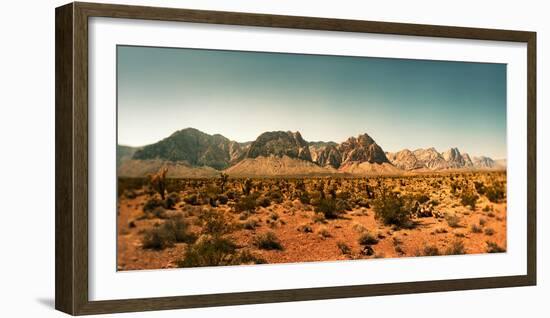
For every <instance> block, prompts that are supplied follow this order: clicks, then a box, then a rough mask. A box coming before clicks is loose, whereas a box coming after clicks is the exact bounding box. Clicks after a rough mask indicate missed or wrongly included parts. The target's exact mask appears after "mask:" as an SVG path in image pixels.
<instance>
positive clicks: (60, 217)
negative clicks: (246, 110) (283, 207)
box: [55, 2, 536, 315]
mask: <svg viewBox="0 0 550 318" xmlns="http://www.w3.org/2000/svg"><path fill="white" fill-rule="evenodd" d="M89 17H113V18H125V19H145V20H164V21H185V22H196V23H215V24H228V25H246V26H260V27H281V28H292V29H314V30H327V31H345V32H367V33H380V34H398V35H412V36H429V37H444V38H461V39H480V40H495V41H512V42H524V43H527V56H526V58H527V65H528V70H527V74H525V75H526V76H527V111H528V116H527V125H528V126H527V127H528V128H527V130H528V131H527V145H528V149H527V154H526V155H527V176H526V178H527V207H526V208H527V255H526V258H527V275H520V276H507V277H485V278H472V279H452V280H441V281H420V282H410V283H391V284H374V285H355V286H342V287H322V288H305V289H291V290H273V291H259V292H241V293H227V294H210V295H198V296H174V297H160V298H145V299H117V300H107V301H90V300H88V18H89ZM55 18H56V24H55V37H56V43H55V49H56V55H55V67H56V69H55V70H56V78H55V80H56V85H55V96H56V103H55V130H56V136H55V148H56V151H55V176H56V186H55V192H56V193H55V203H56V214H55V252H56V253H55V308H56V309H58V310H61V311H63V312H66V313H69V314H72V315H84V314H100V313H113V312H128V311H147V310H161V309H175V308H193V307H208V306H226V305H241V304H253V303H272V302H286V301H303V300H313V299H329V298H347V297H363V296H376V295H393V294H408V293H426V292H438V291H451V290H464V289H482V288H496V287H512V286H531V285H536V33H535V32H524V31H508V30H493V29H478V28H463V27H450V26H434V25H420V24H402V23H388V22H371V21H358V20H339V19H326V18H312V17H297V16H281V15H266V14H250V13H237V12H220V11H200V10H186V9H169V8H157V7H143V6H125V5H109V4H98V3H79V2H75V3H70V4H67V5H65V6H62V7H59V8H57V9H56V11H55Z"/></svg>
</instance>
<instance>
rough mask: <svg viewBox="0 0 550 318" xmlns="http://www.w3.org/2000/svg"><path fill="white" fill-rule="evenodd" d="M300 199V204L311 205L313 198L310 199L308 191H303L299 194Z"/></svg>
mask: <svg viewBox="0 0 550 318" xmlns="http://www.w3.org/2000/svg"><path fill="white" fill-rule="evenodd" d="M298 199H299V200H300V202H302V203H303V204H310V200H311V198H310V197H309V193H308V192H307V191H301V192H300V193H299V194H298Z"/></svg>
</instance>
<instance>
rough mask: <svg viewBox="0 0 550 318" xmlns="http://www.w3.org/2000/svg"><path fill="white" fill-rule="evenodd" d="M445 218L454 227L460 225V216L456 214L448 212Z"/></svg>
mask: <svg viewBox="0 0 550 318" xmlns="http://www.w3.org/2000/svg"><path fill="white" fill-rule="evenodd" d="M445 220H446V221H447V224H448V225H449V226H450V227H452V228H457V227H460V217H458V215H456V214H447V215H445Z"/></svg>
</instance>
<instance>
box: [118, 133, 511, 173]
mask: <svg viewBox="0 0 550 318" xmlns="http://www.w3.org/2000/svg"><path fill="white" fill-rule="evenodd" d="M501 161H502V160H501ZM164 163H165V164H168V165H171V166H172V168H173V169H172V170H174V171H177V173H181V174H183V175H182V176H186V175H193V176H199V175H213V174H215V172H216V171H220V170H226V171H227V172H231V173H235V174H238V175H261V174H262V171H263V172H265V173H266V175H291V174H292V175H300V174H303V175H311V174H325V173H326V174H334V173H344V172H345V173H351V174H377V173H379V174H396V173H399V172H400V171H401V172H403V171H411V170H421V169H424V170H433V171H437V170H444V169H462V168H471V169H492V168H503V167H505V165H506V163H505V161H503V164H501V163H500V161H499V163H498V164H497V163H496V162H495V161H494V160H492V159H491V158H488V157H474V158H473V159H472V158H470V156H469V155H468V154H466V153H460V151H459V150H458V149H457V148H451V149H449V150H447V151H445V152H443V153H440V152H438V151H437V150H436V149H435V148H428V149H416V150H414V151H410V150H408V149H404V150H401V151H398V152H394V153H391V152H388V153H385V152H384V150H382V148H381V147H380V146H379V145H378V144H377V143H376V142H375V141H374V140H373V139H372V138H371V137H370V136H369V135H367V134H362V135H359V136H357V137H350V138H348V139H347V140H346V141H344V142H342V143H340V144H337V143H335V142H323V141H318V142H307V141H305V140H304V139H303V138H302V135H301V134H300V133H299V132H290V131H271V132H265V133H262V134H261V135H260V136H258V138H256V140H254V141H251V142H246V143H239V142H236V141H232V140H229V139H228V138H226V137H224V136H222V135H209V134H206V133H203V132H201V131H199V130H197V129H194V128H187V129H183V130H179V131H177V132H175V133H173V134H172V135H171V136H169V137H167V138H165V139H163V140H161V141H159V142H157V143H154V144H152V145H148V146H145V147H141V148H130V147H124V146H119V147H118V150H117V167H118V170H119V174H120V173H123V174H124V175H140V174H141V172H146V171H150V170H151V171H152V170H154V168H155V167H157V166H162V165H163V164H164ZM134 172H135V173H134Z"/></svg>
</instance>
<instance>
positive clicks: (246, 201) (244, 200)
mask: <svg viewBox="0 0 550 318" xmlns="http://www.w3.org/2000/svg"><path fill="white" fill-rule="evenodd" d="M257 199H258V195H257V194H251V195H247V196H244V197H241V198H240V199H239V201H237V203H236V204H235V210H237V211H239V212H240V211H250V212H254V211H255V210H256V204H257V202H256V200H257Z"/></svg>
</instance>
